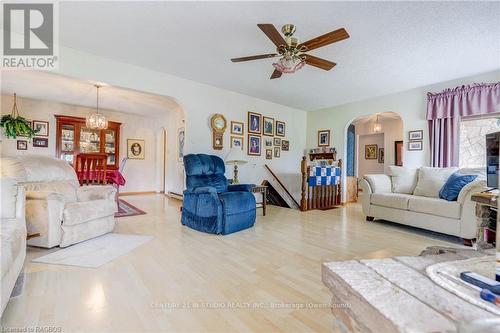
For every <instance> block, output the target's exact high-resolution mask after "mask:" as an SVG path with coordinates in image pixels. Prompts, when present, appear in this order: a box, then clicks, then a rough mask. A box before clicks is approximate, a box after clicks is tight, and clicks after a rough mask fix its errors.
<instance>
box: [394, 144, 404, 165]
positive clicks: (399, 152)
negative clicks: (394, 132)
mask: <svg viewBox="0 0 500 333" xmlns="http://www.w3.org/2000/svg"><path fill="white" fill-rule="evenodd" d="M394 151H395V152H396V154H395V156H394V165H397V166H403V141H395V142H394Z"/></svg>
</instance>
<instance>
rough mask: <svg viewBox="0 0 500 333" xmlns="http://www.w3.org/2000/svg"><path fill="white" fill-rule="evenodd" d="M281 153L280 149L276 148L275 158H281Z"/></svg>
mask: <svg viewBox="0 0 500 333" xmlns="http://www.w3.org/2000/svg"><path fill="white" fill-rule="evenodd" d="M280 153H281V150H280V147H274V157H275V158H279V157H280Z"/></svg>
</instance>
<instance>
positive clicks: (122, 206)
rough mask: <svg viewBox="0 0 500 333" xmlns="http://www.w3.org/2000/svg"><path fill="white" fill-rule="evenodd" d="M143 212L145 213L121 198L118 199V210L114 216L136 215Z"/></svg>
mask: <svg viewBox="0 0 500 333" xmlns="http://www.w3.org/2000/svg"><path fill="white" fill-rule="evenodd" d="M144 214H146V212H145V211H143V210H140V209H139V208H137V207H135V206H134V205H132V204H130V203H128V202H126V201H125V200H123V199H118V211H117V212H116V213H115V217H125V216H136V215H144Z"/></svg>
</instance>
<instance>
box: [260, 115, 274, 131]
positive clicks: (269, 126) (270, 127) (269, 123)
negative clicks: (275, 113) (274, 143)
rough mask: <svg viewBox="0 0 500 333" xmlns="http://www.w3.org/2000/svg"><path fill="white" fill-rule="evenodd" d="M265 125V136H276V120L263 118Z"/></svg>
mask: <svg viewBox="0 0 500 333" xmlns="http://www.w3.org/2000/svg"><path fill="white" fill-rule="evenodd" d="M262 123H263V124H264V128H263V130H262V131H263V134H264V135H267V136H274V118H269V117H262Z"/></svg>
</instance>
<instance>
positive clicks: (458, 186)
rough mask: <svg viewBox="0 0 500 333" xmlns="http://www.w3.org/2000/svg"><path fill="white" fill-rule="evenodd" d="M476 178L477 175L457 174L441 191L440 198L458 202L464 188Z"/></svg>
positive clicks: (450, 178) (449, 179)
mask: <svg viewBox="0 0 500 333" xmlns="http://www.w3.org/2000/svg"><path fill="white" fill-rule="evenodd" d="M476 178H477V176H476V175H461V174H459V173H457V172H456V173H454V174H452V175H451V176H450V177H449V178H448V180H447V181H446V183H445V184H444V185H443V187H442V188H441V191H439V197H440V198H441V199H444V200H448V201H457V199H458V195H459V194H460V191H462V188H463V187H464V186H465V185H467V184H469V183H471V182H473V181H474V180H475V179H476Z"/></svg>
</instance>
